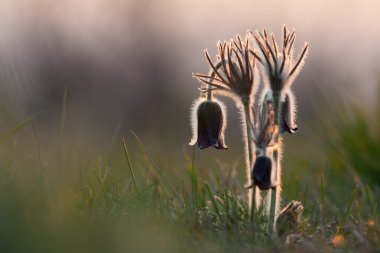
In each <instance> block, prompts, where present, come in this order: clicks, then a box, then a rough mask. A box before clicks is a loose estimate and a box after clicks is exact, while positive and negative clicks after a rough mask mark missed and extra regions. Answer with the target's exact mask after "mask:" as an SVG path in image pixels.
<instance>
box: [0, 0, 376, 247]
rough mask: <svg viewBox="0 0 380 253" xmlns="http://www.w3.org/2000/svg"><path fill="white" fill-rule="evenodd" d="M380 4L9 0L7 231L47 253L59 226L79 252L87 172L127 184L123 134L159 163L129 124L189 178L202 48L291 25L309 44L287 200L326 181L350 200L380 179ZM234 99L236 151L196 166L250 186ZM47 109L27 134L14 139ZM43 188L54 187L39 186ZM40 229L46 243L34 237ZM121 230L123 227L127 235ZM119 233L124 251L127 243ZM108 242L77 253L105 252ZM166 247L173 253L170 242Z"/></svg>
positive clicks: (291, 140) (289, 153)
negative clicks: (74, 225)
mask: <svg viewBox="0 0 380 253" xmlns="http://www.w3.org/2000/svg"><path fill="white" fill-rule="evenodd" d="M379 9H380V3H379V2H378V1H376V0H373V1H371V0H366V1H354V0H335V1H321V0H310V1H303V0H290V1H280V0H273V1H253V0H251V1H248V0H247V1H226V0H218V1H216V0H207V1H201V0H165V1H159V0H60V1H53V0H12V1H8V0H0V131H1V133H4V134H3V135H0V137H1V138H0V140H1V146H0V164H1V168H0V169H1V171H0V175H1V177H2V181H1V186H3V184H6V185H7V186H6V187H5V188H4V189H6V190H5V191H2V192H5V193H6V192H8V191H9V192H11V194H10V197H9V196H8V195H7V194H3V195H1V196H0V197H1V200H2V201H3V202H2V203H3V204H2V206H9V210H8V209H6V210H5V211H4V212H1V211H0V218H1V219H2V221H3V226H0V233H1V235H4V236H6V237H5V238H8V239H9V238H10V240H8V242H9V244H7V245H8V246H9V247H11V246H13V243H14V244H15V245H17V242H18V239H19V238H22V239H21V241H22V242H23V243H24V244H23V245H34V246H35V248H33V247H32V248H31V251H33V249H35V250H36V251H37V252H41V251H39V249H40V246H41V245H43V243H41V244H38V243H36V244H33V240H36V241H37V242H39V241H41V242H43V241H44V240H45V237H44V236H45V235H49V234H50V233H51V231H55V232H54V233H53V235H52V236H53V237H54V235H57V237H58V236H61V235H64V238H63V239H62V240H58V239H56V241H54V240H53V242H52V243H57V245H60V244H61V243H62V244H64V243H65V240H67V241H70V242H72V243H73V244H70V245H71V246H72V247H73V248H76V244H75V243H78V245H79V244H81V242H80V239H78V238H81V237H78V238H76V239H77V240H78V242H77V241H75V240H74V241H73V240H71V239H72V238H71V237H70V236H68V234H70V232H67V231H71V229H69V228H67V227H66V226H65V225H62V224H66V223H67V219H69V218H67V217H71V218H72V215H71V214H72V212H74V211H73V208H72V205H74V204H73V203H77V196H76V194H77V193H78V192H80V191H81V190H82V189H83V188H81V187H80V185H83V184H86V183H85V182H87V181H85V179H83V178H86V177H91V176H93V175H92V172H93V171H97V170H98V167H102V166H109V167H110V168H111V170H112V172H113V175H114V176H115V178H116V180H124V179H125V180H126V178H129V174H127V172H126V169H125V168H126V162H125V158H124V157H123V147H122V137H125V138H126V141H127V143H128V145H130V149H131V152H130V153H131V159H132V161H133V162H134V163H136V164H137V165H138V166H140V167H144V166H145V167H147V166H148V165H144V163H143V160H144V159H143V155H142V154H141V152H139V151H138V145H136V143H135V141H134V138H133V136H132V135H131V133H130V130H132V131H134V132H135V133H136V135H137V136H139V138H140V139H141V140H142V142H143V143H144V145H145V146H146V149H147V150H148V151H149V152H150V154H151V156H152V158H153V159H154V160H155V161H156V162H157V164H158V165H159V166H161V167H162V168H163V169H164V170H165V171H168V173H169V175H170V174H176V173H178V171H179V173H181V171H182V172H183V171H186V166H187V163H188V162H189V157H190V156H191V153H192V150H193V149H192V148H191V147H188V145H187V143H188V141H189V140H190V137H191V136H190V135H191V131H190V124H189V111H190V105H191V104H192V102H193V101H194V99H195V98H196V97H197V96H198V94H199V92H198V90H197V88H198V87H199V83H198V81H197V80H195V79H194V78H192V73H193V72H202V73H207V72H208V65H207V63H206V60H205V58H204V50H205V49H208V50H209V52H211V55H213V54H215V53H216V42H217V41H219V40H229V39H230V38H231V37H234V36H236V35H237V34H242V35H244V34H245V33H246V31H247V30H256V29H262V28H263V27H266V28H267V29H268V30H270V31H273V32H275V34H277V35H279V34H280V32H281V28H282V25H283V24H286V25H287V26H288V27H289V28H290V29H292V28H293V27H294V28H296V34H297V40H296V43H295V46H296V50H299V49H300V48H301V47H302V45H303V43H304V42H305V41H307V42H308V43H309V44H310V50H309V56H308V58H307V60H306V64H305V66H304V68H303V70H302V72H301V74H300V76H299V77H298V78H297V80H296V81H295V83H294V86H293V87H294V91H295V94H296V97H297V100H298V108H299V113H298V126H299V132H298V133H297V134H296V135H294V136H286V137H285V142H286V144H285V153H284V157H285V160H284V163H285V167H286V168H287V171H286V173H285V178H284V184H286V185H287V186H286V188H285V191H284V195H285V199H286V200H287V199H292V198H301V197H302V198H305V199H306V196H305V194H306V193H305V187H306V189H307V187H308V186H307V185H309V184H310V185H311V186H310V187H313V186H316V187H318V184H319V177H320V175H321V174H324V175H325V178H326V180H327V184H328V185H329V186H331V187H332V188H331V189H329V190H330V193H331V196H332V197H331V199H330V200H331V203H335V204H336V205H339V204H342V205H343V204H344V203H345V202H344V201H346V199H347V198H348V197H341V198H339V197H337V196H339V193H342V194H345V193H346V194H349V193H350V192H351V190H352V189H353V186H355V185H362V184H365V183H366V182H371V180H372V181H375V185H376V184H377V185H378V184H379V182H380V178H379V177H376V176H378V175H379V174H378V168H379V162H380V161H379V160H378V158H377V152H378V151H379V150H380V148H379V143H380V139H379V138H380V134H379V128H378V126H379V121H378V119H379V115H380V113H379V114H376V113H377V110H378V109H379V102H378V101H379V98H378V95H379V92H378V91H379V83H380V82H379V74H380V72H379V63H380V60H379V59H380V47H379V45H380V28H379V25H378V24H379V23H380V16H379V14H378V12H379ZM65 94H66V95H65ZM224 101H226V103H227V105H228V120H229V126H228V128H227V132H226V142H227V144H228V146H229V150H227V151H222V152H216V151H215V150H211V149H208V150H204V151H202V152H199V151H196V164H197V169H198V173H200V174H203V175H204V179H209V178H210V177H211V176H210V175H212V173H213V172H215V171H216V172H217V173H219V174H223V170H227V169H229V168H231V167H233V168H236V169H237V171H238V172H237V174H238V178H239V179H238V182H240V185H241V184H242V183H243V182H244V173H243V172H242V168H243V167H244V165H243V161H242V157H241V153H242V152H241V151H242V142H241V133H240V119H239V115H238V113H237V110H236V108H235V106H234V104H233V103H232V101H231V100H229V99H225V100H224ZM39 112H42V113H41V114H40V115H39V116H37V117H36V118H34V119H33V122H32V123H30V122H28V125H27V126H26V127H24V128H22V129H17V131H12V130H11V131H10V129H12V128H14V127H15V126H17V124H18V123H19V122H22V121H23V120H24V119H27V118H28V117H29V116H31V115H34V114H36V113H39ZM374 115H377V116H374ZM355 117H356V118H355ZM352 122H354V123H352ZM346 123H347V124H346ZM345 124H346V125H345ZM9 131H10V132H9ZM370 132H371V133H370ZM373 136H376V137H373ZM345 140H348V142H346V141H345ZM343 144H344V145H346V146H344V145H343ZM340 145H342V146H340ZM341 147H343V148H341ZM361 154H363V155H361ZM347 157H351V158H352V160H350V159H348V160H347V159H346V158H347ZM98 163H99V164H100V165H99V164H98ZM121 164H123V165H122V166H121ZM326 164H327V165H326ZM347 164H350V165H349V166H347ZM138 166H137V167H138ZM145 167H144V168H145ZM332 168H334V169H332ZM358 168H359V169H358ZM363 168H364V169H363ZM145 169H146V168H145ZM363 170H364V173H362V172H363ZM353 171H358V173H359V175H365V177H364V178H360V177H358V176H357V174H356V172H353ZM376 171H377V172H376ZM376 173H377V174H376ZM374 175H376V176H374ZM9 178H12V180H11V181H9V182H10V183H8V184H7V183H5V182H8V181H7V180H8V179H9ZM14 178H17V179H14ZM36 178H37V179H36ZM316 178H317V179H316ZM362 179H363V180H364V183H363V182H362V181H360V180H362ZM373 179H375V180H373ZM13 180H15V181H13ZM39 180H41V181H42V182H45V183H46V184H47V185H48V188H47V189H49V190H46V189H45V188H44V189H45V190H41V189H39V188H38V187H37V188H36V185H38V183H36V182H40V181H39ZM83 180H84V181H85V182H83ZM333 182H334V183H333ZM347 182H350V183H347ZM372 183H373V182H372ZM235 184H236V182H235ZM53 186H54V187H53ZM52 188H53V189H52ZM363 189H364V188H363ZM372 190H373V191H374V192H375V193H376V192H379V191H378V188H374V189H372ZM306 191H307V190H306ZM29 192H30V193H34V194H35V195H34V197H30V196H29V195H28V193H29ZM311 192H312V191H311ZM337 193H338V195H334V194H337ZM309 194H311V195H313V193H309ZM315 194H317V193H315ZM364 195H365V194H364V193H363V196H364ZM73 196H74V197H73ZM315 196H317V195H315ZM334 196H335V197H334ZM342 196H345V195H342ZM12 197H14V198H12ZM313 201H315V199H313V198H311V200H310V202H313ZM0 208H1V207H0ZM40 210H42V211H40ZM375 210H377V209H375ZM33 215H34V216H33ZM20 216H21V217H23V219H19V217H20ZM45 216H46V217H45ZM74 216H75V215H74ZM62 217H64V218H62ZM136 217H137V216H136ZM139 217H140V216H139ZM71 218H70V219H71ZM129 219H131V220H132V223H133V224H135V223H137V222H136V221H134V218H129ZM144 219H145V217H143V218H142V217H140V218H138V219H137V220H139V221H140V220H144ZM5 220H7V222H5ZM0 222H1V220H0ZM112 222H114V223H112ZM112 222H111V223H112V224H115V223H117V221H115V220H112ZM41 223H43V224H45V225H43V227H42V228H41V231H42V232H41V231H40V232H41V237H39V236H38V235H35V236H36V237H33V236H32V237H30V235H33V234H35V233H33V228H34V227H38V226H39V225H40V224H41ZM105 223H106V222H105ZM126 223H127V224H129V225H130V224H131V223H129V221H128V222H126ZM122 224H124V223H122ZM135 225H136V224H135ZM146 225H147V228H146V229H147V230H149V228H150V226H148V225H149V223H147V224H146ZM137 226H140V225H136V227H137ZM1 227H4V228H5V229H3V230H1V229H2V228H1ZM9 227H14V229H13V230H11V232H10V233H9V231H8V230H7V228H9ZM84 227H86V226H84ZM100 227H102V226H100ZM115 227H116V228H115V229H116V230H112V231H113V232H114V233H117V232H118V229H120V231H122V230H123V229H125V228H124V227H123V229H121V228H120V227H119V226H115ZM57 228H59V229H57ZM102 228H103V229H104V231H108V230H107V229H109V227H108V225H105V227H102ZM142 229H145V227H144V226H143V228H142ZM100 230H101V229H99V231H100ZM19 231H24V234H23V233H21V234H20V233H19ZM83 231H87V228H83ZM99 231H97V232H96V231H95V232H94V231H91V233H93V234H92V235H93V236H91V235H90V236H89V238H91V239H92V240H89V242H90V243H89V245H91V241H96V240H97V239H99V238H102V236H103V233H102V232H99ZM123 231H124V230H123ZM66 232H67V233H66ZM87 232H88V231H87ZM124 232H125V231H124ZM13 233H14V234H13ZM78 233H81V232H78ZM157 233H162V234H163V236H164V237H165V238H164V239H162V240H163V241H166V240H167V241H170V240H172V239H173V238H172V234H171V233H170V232H168V231H166V230H165V232H163V231H162V230H160V229H158V228H157ZM65 236H67V238H66V237H65ZM152 236H153V235H152ZM74 237H75V234H74ZM17 238H18V239H17ZM65 238H66V239H65ZM86 238H87V237H86ZM131 238H134V237H131ZM160 238H161V237H159V238H156V239H155V240H157V242H158V241H160V240H161V239H160ZM87 239H88V238H87ZM119 239H120V241H118V242H117V243H116V244H115V245H119V246H120V249H123V245H124V243H125V242H123V239H122V238H119ZM99 240H101V239H99ZM107 240H111V239H110V238H107ZM131 240H132V241H133V239H131ZM108 242H109V241H106V242H104V244H94V245H92V248H91V247H88V248H85V249H82V250H81V251H80V252H83V251H85V250H88V249H90V250H95V251H97V250H99V251H101V250H102V249H103V248H102V247H103V246H104V248H107V247H108V246H109V244H108ZM151 242H152V243H156V241H151ZM134 243H137V242H134ZM144 243H146V242H144V241H142V242H141V245H144ZM132 245H134V244H133V243H132ZM137 245H138V246H136V247H137V248H136V249H138V248H139V247H140V246H141V245H140V244H138V243H137ZM145 246H146V245H145ZM20 247H21V246H20ZM25 247H26V246H25ZM115 247H116V246H115ZM173 247H176V246H173ZM9 249H10V248H9ZM20 249H23V248H22V247H21V248H20ZM136 249H135V250H136ZM146 249H147V251H148V249H149V250H150V248H149V247H147V248H146ZM176 249H177V248H176ZM61 250H62V249H61ZM160 250H161V251H162V252H168V251H167V250H168V248H166V246H165V247H164V246H163V247H161V248H160V247H159V248H158V252H160ZM143 251H144V250H142V251H141V252H143Z"/></svg>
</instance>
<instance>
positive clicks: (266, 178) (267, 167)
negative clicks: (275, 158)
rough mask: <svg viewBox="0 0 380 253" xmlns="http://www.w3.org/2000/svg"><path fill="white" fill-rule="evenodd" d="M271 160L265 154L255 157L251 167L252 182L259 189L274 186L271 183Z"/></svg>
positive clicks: (267, 188)
mask: <svg viewBox="0 0 380 253" xmlns="http://www.w3.org/2000/svg"><path fill="white" fill-rule="evenodd" d="M271 178H272V160H271V159H270V158H269V157H267V156H260V157H258V158H257V159H256V161H255V164H254V166H253V169H252V179H253V183H254V184H255V185H256V186H257V187H259V189H260V190H269V189H271V188H274V187H275V185H273V184H272V180H271Z"/></svg>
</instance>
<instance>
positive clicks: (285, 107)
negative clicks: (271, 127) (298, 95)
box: [280, 91, 298, 134]
mask: <svg viewBox="0 0 380 253" xmlns="http://www.w3.org/2000/svg"><path fill="white" fill-rule="evenodd" d="M294 103H295V101H294V96H293V93H292V92H291V91H289V92H288V93H286V95H285V100H284V101H282V102H281V122H280V133H281V134H282V133H285V132H288V133H291V134H293V133H295V132H297V130H298V127H297V125H296V123H295V105H294Z"/></svg>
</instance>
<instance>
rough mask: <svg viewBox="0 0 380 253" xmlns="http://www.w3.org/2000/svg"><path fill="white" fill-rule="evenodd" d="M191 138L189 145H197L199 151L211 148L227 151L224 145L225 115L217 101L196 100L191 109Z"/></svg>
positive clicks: (222, 107)
mask: <svg viewBox="0 0 380 253" xmlns="http://www.w3.org/2000/svg"><path fill="white" fill-rule="evenodd" d="M191 121H192V127H193V137H192V139H191V141H190V143H189V144H190V145H195V144H196V143H198V147H199V148H201V149H204V148H208V147H210V146H213V147H214V148H216V149H227V146H226V145H225V143H224V129H225V127H226V113H225V109H224V105H223V104H222V103H221V102H220V101H218V100H215V99H214V100H204V99H202V100H197V101H196V102H195V103H194V105H193V108H192V117H191Z"/></svg>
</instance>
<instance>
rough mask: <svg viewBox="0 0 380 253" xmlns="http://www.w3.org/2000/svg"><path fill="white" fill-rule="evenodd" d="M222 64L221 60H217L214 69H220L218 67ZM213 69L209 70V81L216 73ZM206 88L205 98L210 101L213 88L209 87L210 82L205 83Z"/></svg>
mask: <svg viewBox="0 0 380 253" xmlns="http://www.w3.org/2000/svg"><path fill="white" fill-rule="evenodd" d="M222 65H223V61H220V62H218V64H216V65H215V70H216V71H218V70H219V69H220V67H222ZM215 70H214V69H212V70H211V74H210V83H211V82H212V81H213V79H214V78H215V75H216V73H215ZM207 90H208V92H207V100H210V101H211V100H212V90H213V89H212V87H211V85H210V84H207Z"/></svg>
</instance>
